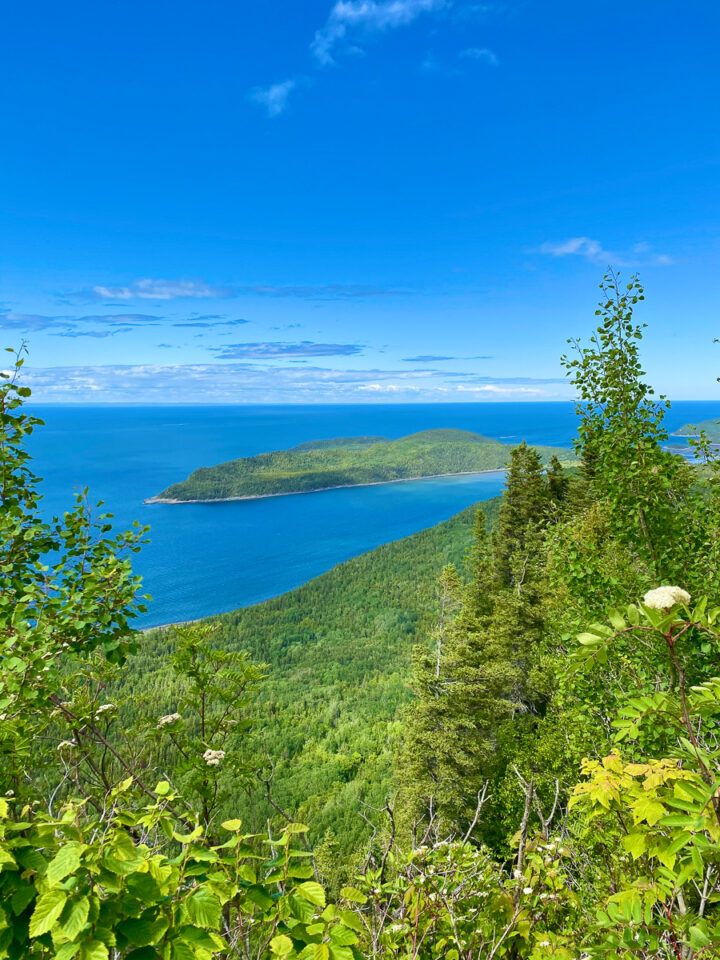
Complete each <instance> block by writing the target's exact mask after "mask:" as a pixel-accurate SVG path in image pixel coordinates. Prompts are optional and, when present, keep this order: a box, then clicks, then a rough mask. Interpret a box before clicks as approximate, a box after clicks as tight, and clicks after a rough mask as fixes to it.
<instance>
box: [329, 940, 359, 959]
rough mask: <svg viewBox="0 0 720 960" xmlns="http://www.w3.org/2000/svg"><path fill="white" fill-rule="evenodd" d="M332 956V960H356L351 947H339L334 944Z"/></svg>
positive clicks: (331, 949)
mask: <svg viewBox="0 0 720 960" xmlns="http://www.w3.org/2000/svg"><path fill="white" fill-rule="evenodd" d="M330 956H331V957H332V960H354V957H353V952H352V950H351V949H350V947H338V946H336V945H335V944H334V943H331V944H330Z"/></svg>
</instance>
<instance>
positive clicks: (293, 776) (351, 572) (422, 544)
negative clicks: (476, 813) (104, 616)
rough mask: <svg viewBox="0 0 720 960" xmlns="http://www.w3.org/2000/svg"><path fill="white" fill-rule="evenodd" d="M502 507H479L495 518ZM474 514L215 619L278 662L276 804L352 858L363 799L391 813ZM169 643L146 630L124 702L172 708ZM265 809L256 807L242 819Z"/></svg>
mask: <svg viewBox="0 0 720 960" xmlns="http://www.w3.org/2000/svg"><path fill="white" fill-rule="evenodd" d="M498 503H499V499H497V500H491V501H488V502H486V503H484V504H482V507H483V509H484V510H485V512H486V515H487V516H488V518H489V519H492V518H493V517H494V516H495V515H496V512H497V505H498ZM476 509H477V508H476V507H470V508H468V509H467V510H464V511H463V512H462V513H460V514H458V515H457V516H455V517H452V518H451V519H450V520H447V521H446V522H444V523H441V524H438V526H435V527H431V528H429V529H427V530H422V531H420V532H419V533H416V534H413V535H412V536H410V537H407V538H405V539H403V540H397V541H395V542H394V543H389V544H385V545H383V546H381V547H378V548H377V549H376V550H373V551H371V552H370V553H366V554H363V555H362V556H359V557H355V558H354V559H352V560H349V561H347V562H346V563H343V564H340V565H339V566H337V567H334V568H333V569H332V570H330V571H329V572H328V573H325V574H323V575H322V576H320V577H317V578H316V579H315V580H311V581H310V582H309V583H307V584H305V585H304V586H302V587H299V588H298V589H296V590H293V591H291V592H290V593H286V594H284V595H283V596H281V597H277V598H276V599H273V600H268V601H266V602H265V603H260V604H257V605H256V606H253V607H246V608H244V609H241V610H237V611H234V612H233V613H229V614H224V615H222V616H220V617H217V618H215V621H216V622H217V623H218V625H219V634H218V638H217V639H218V644H219V645H220V646H222V647H224V648H227V649H237V648H242V649H244V650H246V651H247V652H248V653H249V654H250V655H251V656H252V657H253V659H255V660H256V661H261V662H262V661H264V662H265V663H267V664H268V665H269V669H268V678H267V680H266V681H264V682H263V684H262V686H261V689H260V715H261V716H262V717H263V739H264V742H265V745H266V747H267V750H268V752H269V753H270V755H271V756H273V757H274V758H276V764H277V766H276V781H275V789H274V796H275V799H276V800H277V801H278V802H279V803H280V804H281V805H283V806H285V807H286V808H288V809H291V810H297V809H298V808H299V809H300V814H301V818H302V819H304V820H305V822H310V823H312V825H313V834H314V837H315V838H316V839H317V838H322V836H323V835H324V834H325V832H326V831H327V830H328V829H331V830H333V832H334V833H335V835H336V836H338V837H341V838H342V844H343V847H344V848H345V849H348V850H349V849H352V848H353V845H354V844H355V843H356V841H357V840H358V838H359V837H361V836H362V835H363V834H364V825H363V822H362V820H361V819H360V817H359V816H358V814H357V810H358V808H359V800H360V799H364V800H366V801H368V802H370V803H374V804H377V803H379V804H380V805H382V803H383V802H384V797H385V795H386V792H387V789H388V787H389V783H390V768H391V742H392V740H393V738H394V737H395V736H396V735H397V734H398V732H399V730H400V723H399V720H398V719H397V715H398V710H399V709H400V708H401V707H402V706H403V705H404V704H405V703H407V702H408V700H409V696H410V691H409V687H408V682H407V681H408V672H409V664H410V651H411V648H412V646H413V644H414V643H415V642H416V641H417V640H418V639H420V638H422V637H423V636H425V635H427V634H428V632H429V630H430V628H431V626H432V624H433V622H434V619H435V617H436V614H437V587H436V580H437V577H438V575H439V574H440V572H441V570H442V568H443V566H444V565H445V564H447V563H450V562H454V563H456V564H458V565H462V562H463V557H464V555H465V552H466V550H467V548H468V547H469V546H470V542H471V531H472V525H473V521H474V515H475V511H476ZM171 638H172V634H171V632H170V631H168V630H166V629H165V630H154V631H150V632H148V633H146V634H145V635H144V638H143V643H142V647H141V650H140V652H139V654H138V655H137V656H136V657H134V658H133V663H132V667H131V669H130V670H128V671H127V672H126V676H125V680H124V683H123V691H122V692H123V694H124V695H125V696H128V697H129V698H130V701H131V702H133V701H134V702H137V701H138V700H140V699H142V700H143V701H144V702H151V703H152V704H153V708H154V709H157V712H158V715H160V714H163V713H169V712H172V710H174V709H175V702H176V691H175V690H174V689H173V687H172V683H171V674H170V671H169V669H168V667H167V655H168V652H169V650H170V646H171ZM267 812H268V811H266V810H265V809H264V805H263V804H260V805H259V806H258V805H256V806H255V807H254V808H253V809H252V811H250V810H246V811H244V817H245V818H248V817H251V816H252V817H255V818H258V821H257V822H258V824H259V826H260V827H261V826H262V824H263V818H264V816H265V815H266V814H267Z"/></svg>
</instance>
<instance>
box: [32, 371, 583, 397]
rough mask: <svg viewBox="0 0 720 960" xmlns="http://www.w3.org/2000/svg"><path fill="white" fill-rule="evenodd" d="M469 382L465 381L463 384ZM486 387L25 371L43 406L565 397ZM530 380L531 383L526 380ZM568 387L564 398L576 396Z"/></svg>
mask: <svg viewBox="0 0 720 960" xmlns="http://www.w3.org/2000/svg"><path fill="white" fill-rule="evenodd" d="M458 377H465V380H464V382H460V383H458V382H457V378H458ZM488 379H489V380H490V382H487V383H480V384H478V383H477V381H474V379H473V375H472V374H460V373H449V374H448V373H444V372H441V371H436V370H424V371H415V370H412V371H408V370H378V369H374V370H348V369H330V368H329V367H321V366H311V365H309V364H307V365H296V364H293V365H292V366H282V367H279V366H270V365H264V364H259V363H257V362H255V363H242V362H235V363H233V362H229V363H196V364H166V363H158V364H137V365H130V364H106V365H99V364H98V365H85V366H72V367H44V368H41V367H24V368H23V382H24V383H26V384H27V386H29V387H30V388H31V389H32V391H33V397H34V399H35V400H36V401H41V402H42V401H44V402H53V401H68V400H72V401H76V402H87V401H88V400H94V401H97V400H102V401H103V402H110V403H113V402H115V403H126V402H128V401H132V402H139V403H157V402H165V403H357V402H360V401H365V402H373V401H379V402H383V401H384V402H386V401H387V400H388V399H389V398H392V399H393V400H397V401H400V400H407V401H409V402H412V401H423V402H426V401H427V402H456V403H457V402H458V401H462V400H465V401H468V402H478V401H483V400H493V399H508V400H512V399H517V400H523V399H525V400H535V399H537V400H542V399H549V398H551V397H557V396H558V392H557V389H556V388H551V389H550V390H548V387H549V386H550V383H551V382H552V381H546V382H541V383H532V382H531V383H529V384H528V383H518V382H517V380H518V379H523V378H504V377H498V378H497V379H496V380H494V381H493V380H491V379H490V378H488ZM525 379H528V378H525ZM568 389H569V388H567V387H564V388H563V390H562V394H563V395H564V396H567V395H568Z"/></svg>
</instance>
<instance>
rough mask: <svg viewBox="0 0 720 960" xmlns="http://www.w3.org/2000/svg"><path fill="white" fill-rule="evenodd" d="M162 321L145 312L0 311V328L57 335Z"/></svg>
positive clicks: (94, 333) (97, 334)
mask: <svg viewBox="0 0 720 960" xmlns="http://www.w3.org/2000/svg"><path fill="white" fill-rule="evenodd" d="M161 321H162V317H156V316H151V315H149V314H146V313H111V314H89V315H85V316H73V315H68V314H62V315H60V316H44V315H41V314H35V313H12V312H11V313H3V314H0V330H19V331H21V332H24V333H33V332H35V331H40V330H48V331H50V332H51V333H52V334H53V335H54V336H58V337H107V336H110V335H111V333H119V332H121V331H120V330H113V331H107V330H106V331H93V330H87V329H84V327H85V325H86V324H94V325H103V326H108V325H109V326H114V327H121V328H122V330H123V331H126V330H129V329H130V328H131V327H137V326H153V325H156V324H158V323H160V322H161Z"/></svg>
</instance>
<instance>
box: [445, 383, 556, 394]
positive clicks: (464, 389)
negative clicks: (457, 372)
mask: <svg viewBox="0 0 720 960" xmlns="http://www.w3.org/2000/svg"><path fill="white" fill-rule="evenodd" d="M457 391H458V393H532V394H535V395H539V394H542V393H543V391H542V390H536V389H534V388H533V387H508V386H499V385H497V384H493V383H487V384H485V385H484V386H482V387H469V386H466V385H465V384H464V383H460V384H458V386H457Z"/></svg>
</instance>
